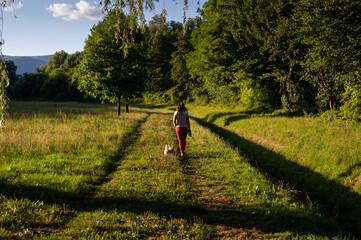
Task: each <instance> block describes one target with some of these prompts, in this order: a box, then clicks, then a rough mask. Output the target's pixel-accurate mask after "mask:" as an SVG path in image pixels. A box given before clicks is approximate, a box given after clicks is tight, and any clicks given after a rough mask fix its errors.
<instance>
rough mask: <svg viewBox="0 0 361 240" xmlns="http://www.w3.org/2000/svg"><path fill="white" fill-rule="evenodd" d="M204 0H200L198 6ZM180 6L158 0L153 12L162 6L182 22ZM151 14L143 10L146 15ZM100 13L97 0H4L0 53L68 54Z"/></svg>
mask: <svg viewBox="0 0 361 240" xmlns="http://www.w3.org/2000/svg"><path fill="white" fill-rule="evenodd" d="M3 1H4V0H0V3H1V2H3ZM205 1H206V0H202V1H200V3H201V6H202V4H203V3H204V2H205ZM188 2H189V8H188V10H187V11H186V16H187V17H195V16H198V13H197V3H196V2H197V0H188ZM183 6H184V5H183V0H159V2H157V3H156V10H155V13H160V12H161V11H162V10H163V9H164V8H165V9H166V10H167V21H171V20H174V21H179V22H182V21H183ZM153 15H154V12H146V19H147V20H150V19H151V17H152V16H153ZM103 16H104V15H103V14H102V12H101V5H100V0H21V1H18V0H15V1H14V2H12V1H10V0H7V1H6V7H5V8H3V27H2V39H3V41H4V44H3V45H2V54H3V55H10V56H41V55H51V54H54V53H55V52H57V51H61V50H64V51H65V52H67V53H69V54H72V53H75V52H77V51H82V50H83V47H84V45H85V40H86V38H87V36H88V35H89V34H90V29H91V28H92V27H93V26H94V25H95V24H97V23H98V22H99V21H100V20H101V19H102V17H103ZM0 31H1V22H0ZM0 36H1V32H0Z"/></svg>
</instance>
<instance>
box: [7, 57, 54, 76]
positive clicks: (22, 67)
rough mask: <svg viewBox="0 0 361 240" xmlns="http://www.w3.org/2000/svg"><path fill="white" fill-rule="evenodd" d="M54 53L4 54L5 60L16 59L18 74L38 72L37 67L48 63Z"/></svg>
mask: <svg viewBox="0 0 361 240" xmlns="http://www.w3.org/2000/svg"><path fill="white" fill-rule="evenodd" d="M52 56H53V55H45V56H6V55H5V56H4V59H5V60H12V61H14V63H15V65H16V66H17V67H18V69H17V71H16V74H18V75H23V74H24V73H26V72H27V73H33V72H36V68H37V67H40V66H41V65H44V64H46V63H48V61H49V59H50V58H51V57H52Z"/></svg>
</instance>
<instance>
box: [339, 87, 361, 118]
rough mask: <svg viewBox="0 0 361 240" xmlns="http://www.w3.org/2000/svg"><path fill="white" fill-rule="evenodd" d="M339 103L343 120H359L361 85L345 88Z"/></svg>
mask: <svg viewBox="0 0 361 240" xmlns="http://www.w3.org/2000/svg"><path fill="white" fill-rule="evenodd" d="M341 102H342V103H343V106H342V107H341V112H342V114H343V116H344V117H345V118H349V119H355V120H360V119H361V85H353V86H347V87H346V89H345V92H344V94H343V98H342V100H341Z"/></svg>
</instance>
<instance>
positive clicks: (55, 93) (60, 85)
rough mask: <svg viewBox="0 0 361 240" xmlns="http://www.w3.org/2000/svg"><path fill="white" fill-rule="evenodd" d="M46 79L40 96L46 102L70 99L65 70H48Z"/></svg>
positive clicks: (67, 77)
mask: <svg viewBox="0 0 361 240" xmlns="http://www.w3.org/2000/svg"><path fill="white" fill-rule="evenodd" d="M48 71H49V72H48V74H47V75H46V79H45V81H44V84H43V86H42V87H41V90H40V93H41V96H42V97H44V98H45V99H47V100H54V99H56V100H68V99H70V97H71V90H70V86H69V76H68V74H67V73H66V72H65V70H63V69H61V68H55V69H51V70H48Z"/></svg>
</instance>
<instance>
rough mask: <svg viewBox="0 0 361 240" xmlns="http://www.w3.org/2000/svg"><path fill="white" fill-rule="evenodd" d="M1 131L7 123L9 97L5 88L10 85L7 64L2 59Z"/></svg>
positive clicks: (0, 72) (0, 77)
mask: <svg viewBox="0 0 361 240" xmlns="http://www.w3.org/2000/svg"><path fill="white" fill-rule="evenodd" d="M0 74H1V75H0V130H2V126H3V124H4V122H5V115H6V109H7V104H8V101H9V99H8V97H7V95H6V91H5V88H6V87H7V86H8V85H9V82H10V80H9V77H8V74H7V72H6V66H5V62H4V61H3V60H2V58H0Z"/></svg>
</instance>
